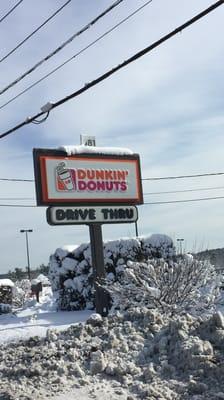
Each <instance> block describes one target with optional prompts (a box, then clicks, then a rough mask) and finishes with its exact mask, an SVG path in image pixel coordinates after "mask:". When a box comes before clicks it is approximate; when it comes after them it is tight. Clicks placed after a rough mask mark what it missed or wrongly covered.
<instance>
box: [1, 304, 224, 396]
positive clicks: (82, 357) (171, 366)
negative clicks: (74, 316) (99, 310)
mask: <svg viewBox="0 0 224 400" xmlns="http://www.w3.org/2000/svg"><path fill="white" fill-rule="evenodd" d="M223 344H224V318H223V315H222V314H221V313H219V312H217V313H215V314H213V315H211V316H209V317H207V318H205V319H203V318H201V317H197V318H194V317H192V316H191V315H189V314H187V313H184V314H182V315H179V316H174V317H168V316H166V315H162V314H160V313H159V312H158V311H156V310H150V309H148V308H146V307H141V308H138V307H135V308H132V309H129V310H128V311H126V312H124V313H117V314H114V315H110V316H109V317H107V318H101V317H100V316H91V317H90V318H89V319H88V320H87V322H86V324H84V325H83V324H75V325H73V326H71V327H70V328H68V329H67V330H66V331H64V332H57V331H55V330H49V331H48V333H47V337H46V338H44V339H40V338H37V337H34V338H32V339H29V340H27V341H23V342H20V343H17V344H14V345H13V346H2V347H0V359H1V380H0V393H1V396H2V398H4V399H10V400H18V399H19V400H20V399H21V400H22V399H25V398H26V399H31V398H32V399H37V398H41V399H42V400H44V399H47V398H49V395H50V396H53V395H54V394H55V395H56V394H57V393H58V392H60V391H62V392H63V391H64V392H66V391H69V392H70V394H71V393H73V397H72V396H71V398H77V396H76V394H77V392H79V391H80V389H82V388H86V399H90V398H100V397H97V396H96V393H97V389H99V387H101V388H103V387H104V386H105V388H107V387H108V383H109V386H110V389H111V390H110V392H111V398H114V399H116V398H117V396H116V395H118V394H120V395H121V396H123V397H121V398H125V399H129V400H134V399H150V400H157V399H160V400H180V399H184V400H212V399H214V400H215V399H223V397H224V381H223V365H224V363H223V361H224V346H223ZM88 388H89V389H90V388H91V392H89V393H88V390H87V389H88ZM94 388H95V390H94ZM113 392H114V393H115V395H114V396H113ZM87 393H88V397H87ZM125 395H126V397H125ZM4 396H5V397H4ZM57 398H58V399H60V397H57ZM61 398H64V399H65V398H70V396H69V395H68V396H66V394H65V395H64V397H63V396H62V397H61Z"/></svg>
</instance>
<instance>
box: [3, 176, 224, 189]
mask: <svg viewBox="0 0 224 400" xmlns="http://www.w3.org/2000/svg"><path fill="white" fill-rule="evenodd" d="M217 175H224V172H210V173H205V174H195V175H180V176H162V177H157V178H142V181H146V180H163V179H184V178H197V177H202V176H217ZM0 181H12V182H34V179H17V178H0ZM220 189H221V187H220ZM202 190H207V189H206V188H205V189H203V188H202ZM150 194H151V193H150Z"/></svg>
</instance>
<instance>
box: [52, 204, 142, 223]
mask: <svg viewBox="0 0 224 400" xmlns="http://www.w3.org/2000/svg"><path fill="white" fill-rule="evenodd" d="M137 219H138V211H137V208H136V207H135V206H117V207H116V206H108V207H107V206H102V207H99V206H95V207H48V209H47V222H48V223H49V224H50V225H80V224H88V225H89V224H94V223H98V224H113V223H117V224H120V223H124V222H126V223H127V222H129V223H130V222H136V221H137Z"/></svg>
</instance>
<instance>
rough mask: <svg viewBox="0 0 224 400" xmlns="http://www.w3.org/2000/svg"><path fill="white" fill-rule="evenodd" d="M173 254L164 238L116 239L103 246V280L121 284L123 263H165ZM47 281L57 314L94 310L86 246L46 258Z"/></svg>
mask: <svg viewBox="0 0 224 400" xmlns="http://www.w3.org/2000/svg"><path fill="white" fill-rule="evenodd" d="M174 254H175V249H174V246H173V242H172V240H171V239H170V238H169V237H168V236H166V235H152V236H150V237H141V238H135V239H120V240H115V241H108V242H105V243H104V260H105V268H106V274H107V280H108V281H111V282H114V281H121V282H122V276H123V272H124V271H125V269H126V266H127V262H130V261H133V262H134V261H140V260H143V259H144V260H147V259H149V258H163V259H169V258H171V257H172V256H174ZM49 279H50V281H51V284H52V290H53V291H54V292H55V293H57V295H58V307H59V309H61V310H80V309H84V308H88V309H94V304H93V298H94V296H93V268H92V260H91V249H90V244H89V243H86V244H82V245H80V246H76V247H74V250H73V251H69V250H67V249H66V248H59V249H57V250H56V252H55V253H54V254H53V255H52V256H51V257H50V268H49Z"/></svg>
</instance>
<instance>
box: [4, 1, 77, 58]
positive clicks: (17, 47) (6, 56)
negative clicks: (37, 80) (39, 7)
mask: <svg viewBox="0 0 224 400" xmlns="http://www.w3.org/2000/svg"><path fill="white" fill-rule="evenodd" d="M71 1H72V0H67V1H66V3H64V4H63V5H62V6H61V7H60V8H58V9H57V10H56V11H55V12H54V13H53V14H52V15H50V17H49V18H47V19H46V20H45V21H44V22H43V23H42V24H41V25H39V26H38V27H37V28H36V29H35V30H34V31H33V32H31V33H30V34H29V35H28V36H26V37H25V39H23V40H22V41H21V42H20V43H18V44H17V45H16V46H15V47H14V48H13V49H12V50H10V51H9V52H8V53H7V54H6V55H5V56H3V57H2V58H1V59H0V63H1V62H3V61H4V60H6V59H7V58H8V57H9V56H11V54H13V53H14V52H15V51H16V50H18V49H19V48H20V47H21V46H22V45H23V44H24V43H25V42H27V40H29V39H30V38H31V37H32V36H33V35H35V33H37V32H38V31H39V30H40V29H41V28H43V27H44V26H45V25H46V24H47V23H48V22H49V21H51V20H52V19H53V18H54V17H55V16H56V15H57V14H58V13H59V12H60V11H62V10H63V8H65V7H66V6H67V5H68V4H69V3H71Z"/></svg>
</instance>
